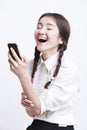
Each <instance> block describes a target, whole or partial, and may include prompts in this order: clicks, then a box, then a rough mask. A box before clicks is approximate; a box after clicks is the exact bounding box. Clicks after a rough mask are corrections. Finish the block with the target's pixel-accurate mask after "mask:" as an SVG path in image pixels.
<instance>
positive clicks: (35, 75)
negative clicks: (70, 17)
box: [8, 13, 79, 130]
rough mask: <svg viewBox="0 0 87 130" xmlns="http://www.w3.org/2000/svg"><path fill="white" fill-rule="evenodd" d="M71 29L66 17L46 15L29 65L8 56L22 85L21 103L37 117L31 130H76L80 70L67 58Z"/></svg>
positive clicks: (30, 127)
mask: <svg viewBox="0 0 87 130" xmlns="http://www.w3.org/2000/svg"><path fill="white" fill-rule="evenodd" d="M69 36H70V26H69V23H68V21H67V20H66V18H65V17H64V16H62V15H61V14H57V13H45V14H43V15H42V16H41V17H40V18H39V20H38V23H37V28H36V30H35V40H36V46H35V55H34V59H32V60H31V61H29V62H28V60H27V59H26V58H25V57H22V60H20V59H19V58H18V56H17V55H16V53H15V51H14V50H13V49H12V48H11V52H12V53H13V55H14V57H15V60H14V59H12V57H11V55H10V53H8V61H9V65H10V69H11V71H12V72H13V73H15V74H16V75H17V76H18V78H19V80H20V83H21V86H22V89H23V93H22V98H21V104H22V105H23V106H24V107H25V109H26V112H27V113H28V115H29V116H31V117H32V118H33V122H32V124H31V125H30V126H29V127H28V128H27V130H60V129H61V130H74V124H75V119H74V107H75V105H76V104H75V103H76V95H77V93H78V89H79V87H78V71H77V68H76V66H75V65H74V64H73V63H72V62H71V61H70V60H69V59H68V58H67V57H66V55H65V54H64V51H65V50H66V49H67V44H68V39H69Z"/></svg>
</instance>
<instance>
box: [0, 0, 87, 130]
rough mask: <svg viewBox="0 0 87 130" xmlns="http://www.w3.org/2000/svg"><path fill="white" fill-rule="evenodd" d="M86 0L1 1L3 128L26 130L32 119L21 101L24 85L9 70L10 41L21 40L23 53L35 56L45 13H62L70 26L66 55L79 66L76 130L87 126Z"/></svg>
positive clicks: (0, 115)
mask: <svg viewBox="0 0 87 130" xmlns="http://www.w3.org/2000/svg"><path fill="white" fill-rule="evenodd" d="M86 4H87V2H86V0H80V1H79V0H72V1H71V0H31V1H30V0H0V130H25V129H26V127H27V126H28V125H29V124H30V123H31V121H32V120H31V118H30V117H29V116H28V115H27V114H26V113H25V110H24V108H23V107H22V106H21V104H20V99H21V92H22V89H21V86H20V83H19V80H18V79H17V77H16V76H15V75H14V74H13V73H12V72H11V71H10V70H9V65H8V59H7V53H8V48H7V43H8V42H16V43H18V46H19V49H20V52H21V54H22V55H25V56H27V58H28V59H31V58H32V57H33V53H34V47H35V41H34V30H35V28H36V24H37V20H38V18H39V16H40V15H41V14H42V13H45V12H58V13H61V14H63V15H64V16H65V17H66V18H67V19H68V21H69V22H70V25H71V37H70V40H69V45H68V49H67V54H68V55H69V57H70V58H71V60H72V61H74V62H75V63H76V64H77V66H78V68H79V77H80V80H79V84H80V94H79V98H78V99H79V101H78V105H77V109H76V117H77V125H76V130H86V129H87V105H86V104H87V101H86V99H87V58H86V56H87V34H86V31H87V13H86V12H87V8H86V7H87V5H86Z"/></svg>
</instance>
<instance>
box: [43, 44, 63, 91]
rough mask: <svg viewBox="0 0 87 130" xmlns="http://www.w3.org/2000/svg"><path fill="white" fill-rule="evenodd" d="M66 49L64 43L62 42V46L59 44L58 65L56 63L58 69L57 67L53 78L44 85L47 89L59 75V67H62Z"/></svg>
mask: <svg viewBox="0 0 87 130" xmlns="http://www.w3.org/2000/svg"><path fill="white" fill-rule="evenodd" d="M64 50H65V46H64V44H62V46H61V45H60V46H59V57H58V63H57V65H56V69H55V71H54V74H53V78H52V79H51V80H50V81H48V82H47V83H46V84H45V86H44V88H46V89H47V88H48V86H49V85H50V84H51V82H52V80H53V79H54V78H55V77H56V76H57V74H58V72H59V69H60V66H61V60H62V56H63V52H64Z"/></svg>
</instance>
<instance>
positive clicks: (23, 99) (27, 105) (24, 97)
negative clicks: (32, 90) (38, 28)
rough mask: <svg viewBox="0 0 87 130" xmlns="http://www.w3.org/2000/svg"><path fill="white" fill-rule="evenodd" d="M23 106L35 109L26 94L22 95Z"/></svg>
mask: <svg viewBox="0 0 87 130" xmlns="http://www.w3.org/2000/svg"><path fill="white" fill-rule="evenodd" d="M21 104H22V106H24V107H25V108H31V107H34V104H33V103H32V101H31V100H29V99H28V98H27V96H26V94H25V93H21Z"/></svg>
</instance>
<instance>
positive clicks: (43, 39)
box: [38, 38, 47, 43]
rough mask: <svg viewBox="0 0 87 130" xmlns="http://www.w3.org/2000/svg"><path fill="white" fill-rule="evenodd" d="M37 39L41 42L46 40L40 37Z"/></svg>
mask: <svg viewBox="0 0 87 130" xmlns="http://www.w3.org/2000/svg"><path fill="white" fill-rule="evenodd" d="M38 41H39V42H41V43H44V42H46V41H47V40H46V39H42V38H40V39H38Z"/></svg>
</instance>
